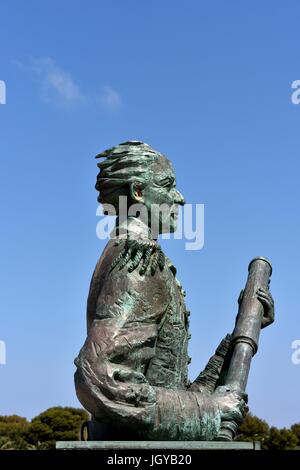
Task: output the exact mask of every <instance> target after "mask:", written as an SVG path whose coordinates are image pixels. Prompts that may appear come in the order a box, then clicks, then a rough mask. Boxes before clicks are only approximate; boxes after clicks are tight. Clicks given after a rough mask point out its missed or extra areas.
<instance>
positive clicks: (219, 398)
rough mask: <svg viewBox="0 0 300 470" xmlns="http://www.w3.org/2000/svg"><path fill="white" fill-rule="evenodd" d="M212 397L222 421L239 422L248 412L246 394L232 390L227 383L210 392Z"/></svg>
mask: <svg viewBox="0 0 300 470" xmlns="http://www.w3.org/2000/svg"><path fill="white" fill-rule="evenodd" d="M212 399H213V400H214V401H215V402H216V403H217V405H218V407H219V410H220V412H221V420H222V421H235V422H236V423H237V424H239V423H241V422H242V421H243V419H244V417H245V415H246V414H247V413H248V410H249V409H248V406H247V401H248V396H247V394H246V393H240V392H238V391H235V390H232V389H231V388H230V386H229V385H222V386H220V387H218V388H217V389H216V391H215V392H214V393H213V394H212Z"/></svg>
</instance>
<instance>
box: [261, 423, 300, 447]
mask: <svg viewBox="0 0 300 470" xmlns="http://www.w3.org/2000/svg"><path fill="white" fill-rule="evenodd" d="M297 443H298V439H297V436H296V435H295V434H294V433H293V431H292V430H290V429H286V428H283V429H277V428H275V427H272V428H271V429H270V435H269V438H268V440H267V441H266V449H268V450H288V449H294V448H295V447H296V446H297Z"/></svg>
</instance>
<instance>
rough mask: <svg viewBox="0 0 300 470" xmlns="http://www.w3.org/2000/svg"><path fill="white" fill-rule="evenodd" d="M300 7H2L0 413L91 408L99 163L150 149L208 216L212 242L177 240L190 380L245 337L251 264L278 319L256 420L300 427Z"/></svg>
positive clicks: (259, 373) (257, 378)
mask: <svg viewBox="0 0 300 470" xmlns="http://www.w3.org/2000/svg"><path fill="white" fill-rule="evenodd" d="M299 15H300V5H299V2H297V1H296V0H295V1H285V2H282V1H279V0H266V1H264V2H262V1H259V0H254V1H251V2H250V1H248V2H239V1H237V0H236V1H232V0H228V1H226V2H224V1H222V0H219V1H211V2H205V1H196V0H194V1H186V2H182V1H174V0H165V1H158V0H153V1H151V2H146V1H140V0H126V1H124V0H112V1H110V2H106V1H96V0H95V1H92V0H89V1H88V2H85V1H78V0H64V1H57V0H51V1H49V0H47V1H46V0H45V1H43V2H40V1H38V0H29V1H27V2H24V1H21V0H19V1H16V0H2V1H1V2H0V17H1V28H0V80H4V81H5V83H6V88H7V97H6V101H7V103H6V105H0V156H1V159H0V178H1V182H0V192H1V199H0V208H1V232H0V250H1V256H0V261H1V262H0V266H1V268H0V286H1V296H0V312H1V321H0V340H2V341H5V343H6V352H7V364H6V365H1V366H0V414H19V415H22V416H26V417H28V418H32V417H33V416H34V415H36V414H38V413H39V412H41V411H43V410H45V409H46V408H47V407H50V406H54V405H63V406H66V405H70V406H79V402H78V401H77V399H76V395H75V390H74V385H73V373H74V366H73V359H74V357H75V356H76V355H77V353H78V351H79V349H80V347H81V346H82V344H83V342H84V340H85V305H86V298H87V293H88V286H89V282H90V277H91V274H92V271H93V269H94V265H95V263H96V261H97V259H98V257H99V255H100V254H101V252H102V250H103V248H104V246H105V242H104V241H101V240H99V239H98V238H97V237H96V224H97V222H98V221H99V217H97V216H96V209H97V202H96V197H97V194H96V191H95V189H94V184H95V178H96V174H97V168H96V162H95V160H94V156H95V155H96V154H97V153H99V152H100V151H101V150H104V149H105V148H107V147H110V146H112V145H115V144H118V143H120V142H122V141H124V140H128V139H139V140H144V141H145V142H147V143H149V144H150V145H152V146H153V147H154V148H156V149H158V150H160V151H161V152H163V153H165V154H166V155H167V156H168V157H169V158H170V159H171V160H172V161H173V163H174V166H175V169H176V172H177V180H178V187H179V189H180V191H181V192H182V193H183V194H184V196H185V198H186V200H187V202H191V203H204V204H205V244H204V248H203V249H202V250H200V251H186V250H185V248H184V247H185V245H184V243H185V242H184V241H183V240H172V241H169V242H168V241H163V247H164V249H165V251H166V253H167V254H168V256H169V257H170V258H171V259H172V260H173V262H174V264H175V265H176V267H177V269H178V277H179V279H180V280H181V282H182V283H183V286H184V288H185V290H186V291H187V303H188V305H189V307H190V309H191V312H192V315H191V331H192V339H191V343H190V354H191V356H192V358H193V360H192V363H191V366H190V377H191V378H195V377H196V375H197V374H198V372H199V371H200V370H201V369H202V368H203V367H204V365H205V364H206V360H207V359H208V358H209V356H210V355H211V354H212V353H213V351H214V349H215V347H216V346H217V344H218V342H219V341H220V339H221V338H222V337H223V336H224V335H225V334H226V333H227V332H230V331H231V330H232V327H233V323H234V318H235V314H236V311H237V302H236V301H237V297H238V295H239V292H240V289H241V288H242V287H243V286H244V284H245V281H246V276H247V267H248V263H249V261H250V260H251V259H252V258H253V257H254V256H257V255H263V256H267V257H269V258H270V260H271V261H272V264H273V270H274V272H273V276H272V282H271V291H272V293H273V296H274V298H275V302H276V323H275V324H274V325H273V326H272V327H270V328H267V329H266V330H264V331H263V332H262V334H261V339H260V349H259V352H258V354H257V356H256V357H255V358H254V360H253V363H252V367H251V371H250V378H249V384H248V392H249V403H250V408H251V410H252V412H253V413H255V414H257V415H258V416H260V417H261V418H264V419H266V420H267V421H268V422H269V423H270V424H272V425H276V426H290V425H291V424H292V423H294V422H299V421H300V404H299V388H300V364H299V365H294V364H293V363H292V361H291V355H292V352H293V350H292V348H291V343H292V341H294V340H296V339H300V322H299V315H300V311H299V303H300V299H299V296H300V275H299V266H300V250H299V240H300V217H299V202H300V197H299V196H300V187H299V170H300V164H299V157H300V155H299V135H300V134H299V127H300V105H298V106H297V105H295V104H293V103H292V101H291V94H292V89H291V84H292V82H293V81H294V80H297V79H300V60H299V59H300V52H299V41H300V29H299Z"/></svg>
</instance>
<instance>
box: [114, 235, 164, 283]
mask: <svg viewBox="0 0 300 470" xmlns="http://www.w3.org/2000/svg"><path fill="white" fill-rule="evenodd" d="M119 243H121V240H118V241H116V244H119ZM165 262H166V258H165V255H164V253H163V251H162V249H161V247H160V246H159V244H158V243H157V242H156V241H155V240H148V239H145V240H143V239H140V240H137V239H135V238H126V240H125V243H124V247H123V248H122V250H121V252H120V253H119V255H118V256H117V257H116V258H115V259H114V260H113V262H112V265H111V268H110V270H111V271H112V270H113V269H115V268H118V269H119V270H121V269H123V268H124V267H125V266H127V269H128V272H132V271H134V270H135V269H137V268H138V267H139V268H140V269H139V274H140V275H143V274H145V273H146V271H147V269H148V267H149V268H150V272H151V275H152V276H153V275H154V274H155V272H156V270H157V268H159V269H160V270H161V271H162V270H163V269H164V266H165Z"/></svg>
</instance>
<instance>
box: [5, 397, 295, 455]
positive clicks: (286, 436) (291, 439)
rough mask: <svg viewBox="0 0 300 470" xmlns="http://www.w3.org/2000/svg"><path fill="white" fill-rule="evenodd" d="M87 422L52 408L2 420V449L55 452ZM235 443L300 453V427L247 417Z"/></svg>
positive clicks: (80, 413) (76, 413)
mask: <svg viewBox="0 0 300 470" xmlns="http://www.w3.org/2000/svg"><path fill="white" fill-rule="evenodd" d="M87 419H88V414H87V412H86V411H84V410H82V409H78V408H71V407H64V408H63V407H60V406H57V407H54V408H49V409H48V410H46V411H44V412H43V413H41V414H39V415H38V416H36V417H35V418H33V419H32V420H31V421H27V419H26V418H22V417H20V416H17V415H13V416H0V449H1V450H12V449H17V450H18V449H19V450H26V449H27V450H36V449H39V450H40V449H45V450H46V449H54V448H55V442H56V441H76V440H78V439H79V438H80V437H79V436H80V428H81V425H82V423H83V422H84V421H86V420H87ZM236 440H238V441H260V442H261V444H262V448H263V449H266V450H285V449H295V450H297V449H298V450H300V423H298V424H294V425H293V426H291V428H289V429H287V428H283V429H278V428H276V427H270V426H269V425H268V424H267V423H266V421H263V420H261V419H259V418H257V416H253V415H251V414H248V416H247V417H246V419H245V420H244V422H243V424H242V425H241V426H240V427H239V431H238V435H237V438H236Z"/></svg>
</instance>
